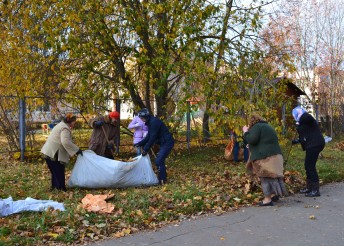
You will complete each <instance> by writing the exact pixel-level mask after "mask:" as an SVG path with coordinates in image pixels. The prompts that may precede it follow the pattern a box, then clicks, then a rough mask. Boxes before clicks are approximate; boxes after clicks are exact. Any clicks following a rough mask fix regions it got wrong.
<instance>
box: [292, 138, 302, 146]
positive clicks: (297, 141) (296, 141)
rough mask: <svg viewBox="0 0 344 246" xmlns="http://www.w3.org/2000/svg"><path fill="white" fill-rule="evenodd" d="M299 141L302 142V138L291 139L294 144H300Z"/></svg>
mask: <svg viewBox="0 0 344 246" xmlns="http://www.w3.org/2000/svg"><path fill="white" fill-rule="evenodd" d="M298 143H300V139H293V140H292V141H291V144H292V145H294V144H298Z"/></svg>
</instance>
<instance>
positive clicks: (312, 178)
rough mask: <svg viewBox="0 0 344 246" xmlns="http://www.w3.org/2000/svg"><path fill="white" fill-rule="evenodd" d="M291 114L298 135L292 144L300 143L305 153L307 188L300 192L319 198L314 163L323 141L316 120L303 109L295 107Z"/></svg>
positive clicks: (322, 147) (317, 178)
mask: <svg viewBox="0 0 344 246" xmlns="http://www.w3.org/2000/svg"><path fill="white" fill-rule="evenodd" d="M292 114H293V117H294V119H295V121H296V125H297V127H296V130H297V132H298V134H299V138H298V139H294V140H293V141H292V143H293V144H298V143H300V144H301V146H302V149H303V150H304V151H306V157H305V163H304V166H305V170H306V184H307V186H306V188H305V189H302V190H301V191H300V192H301V193H304V194H305V196H307V197H316V196H320V191H319V176H318V172H317V169H316V163H317V161H318V157H319V154H320V152H321V151H322V150H323V149H324V147H325V139H324V137H323V135H322V133H321V131H320V127H319V125H318V123H317V122H316V120H315V119H314V118H313V116H312V115H310V114H309V113H307V111H306V110H305V109H304V108H302V107H300V106H297V107H296V108H294V109H293V111H292Z"/></svg>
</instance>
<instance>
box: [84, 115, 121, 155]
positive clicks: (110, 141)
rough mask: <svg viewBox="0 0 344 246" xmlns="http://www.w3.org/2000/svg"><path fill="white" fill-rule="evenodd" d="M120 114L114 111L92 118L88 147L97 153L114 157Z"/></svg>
mask: <svg viewBox="0 0 344 246" xmlns="http://www.w3.org/2000/svg"><path fill="white" fill-rule="evenodd" d="M119 118H120V114H119V113H118V112H117V111H112V112H110V113H109V114H108V115H104V116H100V117H96V118H94V119H91V120H90V122H89V125H90V126H91V127H92V128H93V131H92V135H91V138H90V142H89V145H88V148H89V149H90V150H93V151H94V152H95V153H96V154H97V155H100V156H103V157H106V158H109V159H113V158H114V156H113V152H114V146H115V142H116V139H117V138H118V133H119V132H118V128H117V127H118V121H119Z"/></svg>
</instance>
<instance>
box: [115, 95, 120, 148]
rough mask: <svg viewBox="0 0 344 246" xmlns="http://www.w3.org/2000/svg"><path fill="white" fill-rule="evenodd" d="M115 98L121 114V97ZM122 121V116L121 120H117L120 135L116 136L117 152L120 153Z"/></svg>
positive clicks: (117, 108)
mask: <svg viewBox="0 0 344 246" xmlns="http://www.w3.org/2000/svg"><path fill="white" fill-rule="evenodd" d="M115 100H116V111H117V112H118V113H120V115H121V99H117V98H116V99H115ZM120 121H121V117H120V118H119V121H118V122H117V136H118V138H116V154H118V153H119V145H120V144H121V132H120V127H121V126H120Z"/></svg>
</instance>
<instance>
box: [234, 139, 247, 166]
mask: <svg viewBox="0 0 344 246" xmlns="http://www.w3.org/2000/svg"><path fill="white" fill-rule="evenodd" d="M239 151H240V145H239V142H235V143H234V146H233V159H234V161H235V162H238V161H239V159H238V158H239ZM247 160H248V148H246V147H245V148H244V161H245V162H247Z"/></svg>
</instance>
